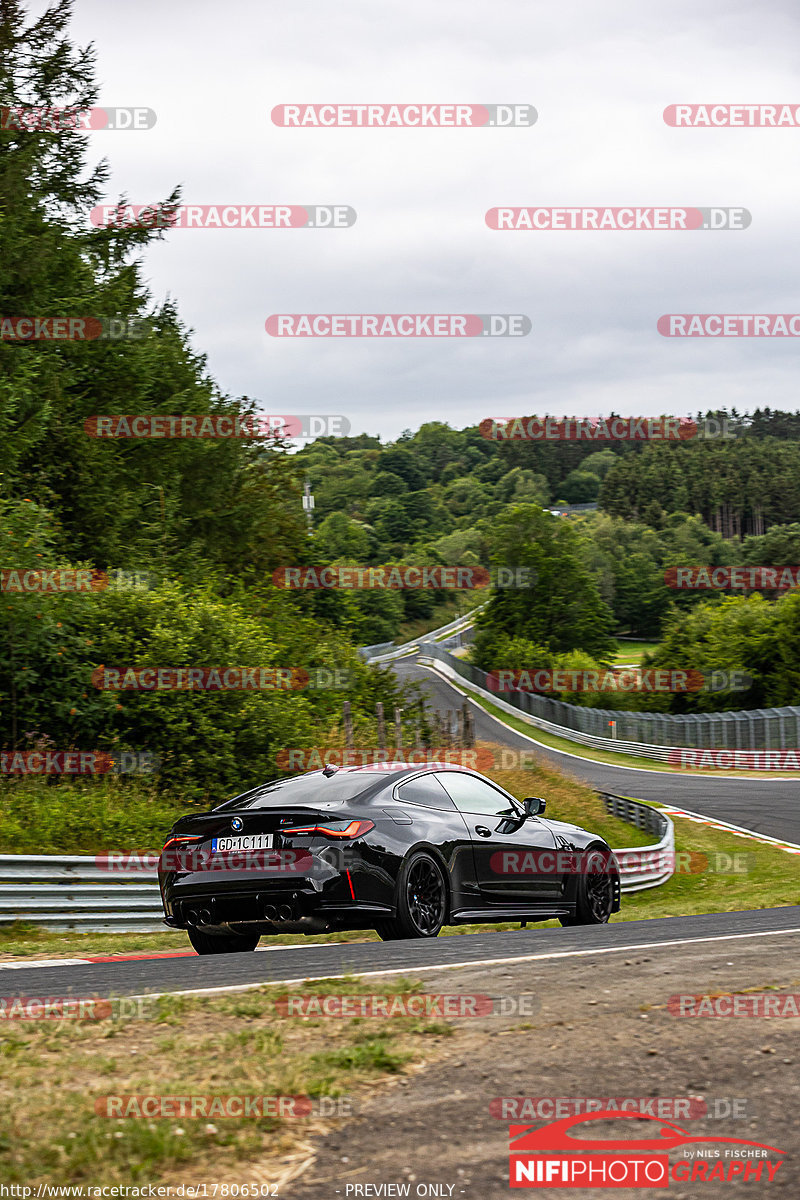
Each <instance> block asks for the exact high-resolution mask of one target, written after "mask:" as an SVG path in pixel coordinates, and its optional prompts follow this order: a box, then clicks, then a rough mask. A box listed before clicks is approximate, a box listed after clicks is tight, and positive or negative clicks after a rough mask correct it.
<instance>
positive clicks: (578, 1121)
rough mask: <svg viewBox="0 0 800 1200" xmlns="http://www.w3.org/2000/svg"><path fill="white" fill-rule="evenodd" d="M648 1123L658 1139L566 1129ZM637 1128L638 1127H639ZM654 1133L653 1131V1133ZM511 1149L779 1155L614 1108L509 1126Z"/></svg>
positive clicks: (738, 1140)
mask: <svg viewBox="0 0 800 1200" xmlns="http://www.w3.org/2000/svg"><path fill="white" fill-rule="evenodd" d="M609 1120H622V1121H625V1120H628V1121H650V1122H652V1124H653V1125H655V1126H656V1127H657V1129H658V1136H656V1137H652V1138H633V1139H631V1138H620V1137H617V1138H616V1139H614V1140H613V1141H604V1140H599V1139H596V1138H582V1137H573V1136H571V1135H570V1132H569V1131H570V1129H571V1128H572V1127H573V1126H575V1125H582V1124H584V1122H590V1121H609ZM640 1128H641V1126H640ZM654 1132H655V1131H654ZM509 1134H510V1139H511V1150H512V1152H513V1153H515V1154H516V1153H519V1151H521V1150H526V1151H530V1150H534V1151H535V1150H561V1151H564V1150H567V1151H569V1150H571V1151H572V1152H573V1153H575V1154H585V1153H586V1152H587V1151H590V1150H614V1151H618V1150H620V1148H622V1147H626V1146H628V1147H630V1148H631V1149H635V1150H637V1151H639V1150H671V1149H673V1148H677V1147H680V1146H684V1145H694V1144H696V1143H700V1142H727V1143H730V1144H735V1145H738V1146H758V1147H759V1148H760V1149H762V1150H770V1151H774V1152H775V1153H776V1154H783V1153H784V1151H783V1150H779V1149H778V1147H777V1146H767V1145H765V1144H764V1142H751V1141H746V1140H745V1139H744V1138H731V1137H694V1136H693V1135H692V1134H691V1133H689V1131H688V1130H686V1129H682V1128H681V1126H680V1125H672V1124H670V1123H669V1122H667V1121H662V1120H659V1119H658V1118H657V1117H648V1116H645V1115H642V1114H641V1113H633V1112H620V1111H619V1110H618V1109H615V1110H613V1111H606V1112H594V1113H582V1114H577V1115H575V1116H571V1117H564V1118H563V1119H562V1120H560V1121H551V1122H549V1123H548V1124H547V1125H543V1126H541V1127H539V1128H536V1127H534V1126H531V1125H511V1126H510V1129H509Z"/></svg>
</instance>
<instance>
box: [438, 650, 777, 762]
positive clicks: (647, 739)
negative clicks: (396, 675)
mask: <svg viewBox="0 0 800 1200" xmlns="http://www.w3.org/2000/svg"><path fill="white" fill-rule="evenodd" d="M423 653H424V656H425V657H421V658H420V659H419V661H420V662H422V663H425V662H426V661H427V662H428V663H431V665H433V662H432V660H435V663H436V665H437V666H438V668H439V670H441V672H442V673H443V674H444V675H446V676H447V677H448V678H450V679H454V680H455V679H456V677H458V682H459V683H462V684H463V686H464V687H465V688H466V689H467V690H468V691H472V692H475V693H479V694H480V695H481V696H482V697H483V698H484V699H486V700H490V701H491V703H492V704H494V705H495V706H496V707H497V708H500V709H502V710H503V711H504V712H508V713H512V714H514V715H519V714H522V717H523V720H525V721H526V722H527V723H528V724H530V725H533V726H535V727H536V728H537V729H542V730H544V731H545V732H547V733H552V734H555V735H556V736H558V737H563V738H566V739H567V740H569V741H572V742H577V743H579V744H580V745H582V746H590V747H591V748H593V749H596V750H617V751H619V752H621V753H624V754H633V755H636V756H638V757H640V758H654V759H656V760H659V761H661V762H669V761H673V760H674V757H675V753H676V752H678V751H680V750H685V749H697V750H704V749H705V750H707V749H711V750H742V751H748V750H791V749H794V748H796V747H798V746H800V707H797V706H791V707H786V708H763V709H762V708H759V709H752V710H746V711H739V712H717V713H690V714H685V715H680V716H676V715H673V714H671V713H643V712H623V711H621V710H615V709H607V708H584V707H582V706H581V705H579V704H567V703H566V701H564V700H554V699H551V698H550V697H549V696H539V695H535V694H534V693H532V692H514V691H510V692H503V693H502V694H500V693H498V692H497V691H492V689H491V688H489V686H488V683H489V676H488V675H487V673H486V672H485V671H482V670H480V668H479V667H476V666H474V665H473V664H472V663H469V662H465V661H464V660H463V659H460V658H457V657H456V656H455V655H454V654H452V653H451V651H450V649H449V648H448V647H447V645H442V644H440V643H439V642H436V641H429V642H426V643H425V646H424V651H423ZM671 753H672V754H673V760H671V759H670V754H671Z"/></svg>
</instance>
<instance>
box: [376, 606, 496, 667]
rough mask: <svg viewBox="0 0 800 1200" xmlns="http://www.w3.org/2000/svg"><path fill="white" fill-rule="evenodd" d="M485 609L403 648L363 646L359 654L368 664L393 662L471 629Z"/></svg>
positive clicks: (421, 636) (457, 620)
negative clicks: (428, 645) (411, 652)
mask: <svg viewBox="0 0 800 1200" xmlns="http://www.w3.org/2000/svg"><path fill="white" fill-rule="evenodd" d="M485 607H486V606H485V605H484V604H481V605H479V606H478V607H477V608H473V609H471V610H470V612H468V613H465V614H464V615H463V616H461V617H456V619H455V620H454V621H450V623H449V624H447V625H441V626H440V627H439V628H438V629H430V630H429V631H428V632H427V633H423V634H421V635H420V637H418V638H413V639H412V640H411V641H410V642H403V644H402V646H395V645H394V644H393V643H392V642H389V643H388V646H389V648H388V649H386V645H385V644H384V645H383V646H362V648H361V650H359V654H362V655H363V656H364V660H365V662H367V663H385V662H392V660H393V659H395V658H402V656H403V655H404V654H408V653H409V652H410V651H412V650H416V649H417V648H418V647H419V646H421V645H423V644H425V645H427V644H428V643H429V642H436V641H439V640H440V639H442V638H447V636H448V634H449V635H451V636H452V635H453V634H455V633H461V632H462V631H463V630H465V629H471V628H472V622H473V620H474V618H475V614H476V613H477V612H480V611H481V609H482V608H485ZM376 650H377V651H378V653H377V654H373V653H372V651H376Z"/></svg>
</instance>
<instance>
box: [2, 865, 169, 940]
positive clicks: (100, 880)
mask: <svg viewBox="0 0 800 1200" xmlns="http://www.w3.org/2000/svg"><path fill="white" fill-rule="evenodd" d="M155 880H156V871H155V869H154V868H150V869H145V870H138V871H136V872H135V873H131V876H130V881H128V880H127V879H126V880H124V881H122V880H119V878H118V877H117V878H114V876H113V875H112V873H111V872H110V871H109V870H107V869H105V868H102V867H99V866H98V865H97V862H96V860H95V859H94V858H93V857H84V856H83V855H77V854H69V855H51V854H34V855H28V854H0V924H9V923H10V922H13V921H29V922H31V923H33V924H35V925H43V926H44V927H45V929H63V930H73V931H78V930H83V929H86V930H91V932H93V933H95V932H105V933H122V932H125V931H129V932H145V931H148V930H153V929H164V928H166V926H164V925H163V923H162V922H163V918H164V912H163V909H162V906H161V893H160V891H159V887H158V883H157V882H155Z"/></svg>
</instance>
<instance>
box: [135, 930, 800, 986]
mask: <svg viewBox="0 0 800 1200" xmlns="http://www.w3.org/2000/svg"><path fill="white" fill-rule="evenodd" d="M791 933H800V928H796V929H762V930H758V931H755V932H753V933H720V934H716V935H715V936H713V937H697V938H679V939H675V940H673V941H669V942H643V943H637V944H636V945H633V946H603V947H601V948H600V949H597V950H556V951H551V952H548V953H545V954H520V955H511V956H510V957H508V958H481V959H476V960H474V961H472V962H458V963H434V964H432V965H430V966H420V967H415V966H405V967H388V968H386V969H384V970H380V971H355V972H354V971H346V972H343V973H341V974H339V975H297V976H294V977H293V978H290V979H262V980H260V981H259V982H257V983H243V984H230V985H226V986H225V987H211V988H186V989H183V990H181V991H174V992H144V993H142V994H141V995H135V996H126V999H127V1000H148V999H149V1000H159V999H161V998H162V997H164V996H213V995H218V994H220V993H224V992H249V991H253V990H255V989H256V988H264V987H283V986H284V985H285V984H289V983H306V982H311V981H313V980H316V979H343V978H344V977H345V975H351V974H355V976H356V977H357V978H358V979H362V978H371V977H372V976H376V975H414V974H419V973H420V972H421V971H454V970H459V969H460V970H464V969H465V968H468V967H494V966H501V965H506V966H507V965H513V964H514V963H523V962H538V961H540V960H544V959H557V958H585V957H588V956H589V955H592V954H621V953H623V951H624V952H626V953H628V952H631V951H634V950H659V949H660V948H661V947H662V946H690V945H692V944H693V943H696V942H697V943H702V942H729V941H734V940H736V939H741V938H753V937H776V936H779V935H780V934H791Z"/></svg>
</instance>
